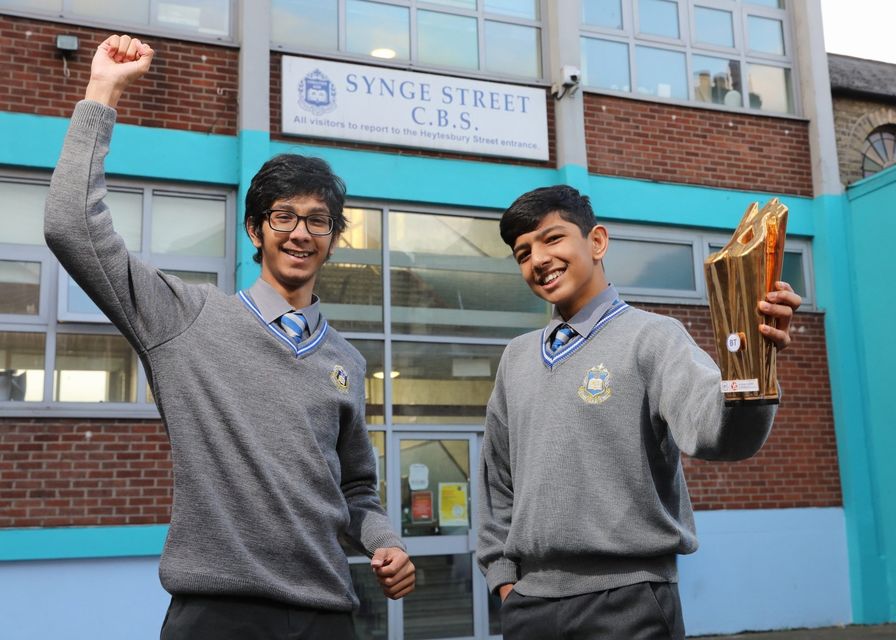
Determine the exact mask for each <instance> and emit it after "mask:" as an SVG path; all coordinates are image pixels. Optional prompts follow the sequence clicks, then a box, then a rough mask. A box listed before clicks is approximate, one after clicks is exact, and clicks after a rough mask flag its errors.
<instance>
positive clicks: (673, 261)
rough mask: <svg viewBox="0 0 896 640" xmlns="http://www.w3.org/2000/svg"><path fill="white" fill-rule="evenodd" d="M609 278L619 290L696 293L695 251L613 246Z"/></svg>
mask: <svg viewBox="0 0 896 640" xmlns="http://www.w3.org/2000/svg"><path fill="white" fill-rule="evenodd" d="M604 262H605V264H606V269H607V277H608V278H609V279H610V281H611V282H612V283H613V284H614V285H616V286H617V287H637V288H639V289H672V290H680V291H693V290H695V288H696V284H695V282H694V249H693V247H692V246H691V245H690V244H677V243H671V242H656V241H652V240H651V241H646V240H625V239H622V238H616V239H615V240H613V241H612V242H611V243H610V248H609V249H608V250H607V255H606V258H604Z"/></svg>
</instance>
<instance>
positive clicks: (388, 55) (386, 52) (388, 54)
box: [370, 47, 396, 60]
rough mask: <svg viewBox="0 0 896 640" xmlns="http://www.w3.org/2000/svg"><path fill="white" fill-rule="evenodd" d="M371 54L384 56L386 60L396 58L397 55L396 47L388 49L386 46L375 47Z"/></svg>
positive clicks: (375, 56)
mask: <svg viewBox="0 0 896 640" xmlns="http://www.w3.org/2000/svg"><path fill="white" fill-rule="evenodd" d="M370 55H372V56H373V57H374V58H383V59H385V60H391V59H392V58H394V57H395V56H396V53H395V50H394V49H386V48H385V47H384V48H380V49H374V50H373V51H371V52H370Z"/></svg>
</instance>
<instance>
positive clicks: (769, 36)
mask: <svg viewBox="0 0 896 640" xmlns="http://www.w3.org/2000/svg"><path fill="white" fill-rule="evenodd" d="M747 33H748V35H749V42H750V49H752V50H753V51H762V52H763V53H774V54H776V55H779V56H783V55H784V23H783V22H782V21H781V20H775V19H774V18H762V17H760V16H747Z"/></svg>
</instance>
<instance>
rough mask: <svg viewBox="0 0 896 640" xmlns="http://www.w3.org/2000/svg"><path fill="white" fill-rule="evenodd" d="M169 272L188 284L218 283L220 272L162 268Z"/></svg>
mask: <svg viewBox="0 0 896 640" xmlns="http://www.w3.org/2000/svg"><path fill="white" fill-rule="evenodd" d="M162 271H164V272H165V273H167V274H170V275H172V276H177V277H178V278H180V279H181V280H183V281H184V282H186V283H187V284H211V285H217V284H218V274H217V273H214V272H208V271H179V270H176V269H162Z"/></svg>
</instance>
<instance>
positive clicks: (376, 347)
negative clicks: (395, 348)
mask: <svg viewBox="0 0 896 640" xmlns="http://www.w3.org/2000/svg"><path fill="white" fill-rule="evenodd" d="M351 343H352V346H353V347H355V349H357V350H358V351H360V352H361V355H362V356H364V360H365V361H366V362H367V374H366V376H365V378H364V397H365V398H367V406H366V408H365V413H366V415H367V424H383V422H385V420H384V410H383V402H384V400H383V399H384V398H385V391H384V384H385V380H384V378H385V376H384V375H383V343H382V342H380V341H379V340H356V339H352V340H351Z"/></svg>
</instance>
